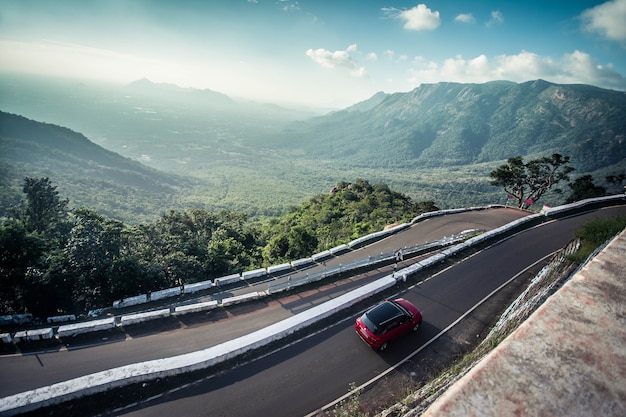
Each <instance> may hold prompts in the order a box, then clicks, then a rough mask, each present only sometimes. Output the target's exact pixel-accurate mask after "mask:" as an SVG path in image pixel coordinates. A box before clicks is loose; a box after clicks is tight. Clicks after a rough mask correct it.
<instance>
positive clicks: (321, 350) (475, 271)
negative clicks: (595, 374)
mask: <svg viewBox="0 0 626 417" xmlns="http://www.w3.org/2000/svg"><path fill="white" fill-rule="evenodd" d="M618 213H620V214H624V213H626V207H624V206H621V207H617V208H611V209H602V210H597V211H594V212H591V213H588V214H585V215H580V216H576V217H572V218H567V219H561V220H558V221H553V222H550V223H546V224H543V225H541V226H538V227H535V228H533V229H530V230H528V231H525V232H523V233H520V234H518V235H516V236H514V237H512V238H510V239H507V240H505V241H504V242H501V243H499V244H497V245H494V246H492V247H490V248H488V249H486V250H484V251H482V252H480V253H478V254H476V255H475V256H472V257H470V258H468V259H466V260H465V261H463V262H461V263H459V264H457V265H456V266H454V267H452V268H449V269H447V270H446V271H444V272H442V273H440V274H438V275H436V276H435V277H433V278H431V279H429V280H427V281H425V282H423V283H420V284H418V285H416V286H415V287H413V288H412V289H410V290H408V291H406V292H404V293H403V294H401V295H402V296H403V297H404V298H407V299H408V300H410V301H412V302H413V303H415V304H416V305H417V306H418V307H419V308H420V309H421V310H422V313H423V316H424V323H423V325H422V327H421V328H420V330H419V331H418V332H417V333H414V334H410V335H408V336H407V337H405V338H403V339H401V340H399V341H396V342H395V343H394V344H392V345H390V347H389V348H388V350H386V351H384V352H382V353H379V352H375V351H373V350H372V349H370V348H369V347H368V346H366V345H365V344H364V343H363V342H362V341H361V340H360V339H359V338H358V336H357V335H356V334H355V332H354V330H353V327H352V326H353V320H354V318H350V319H348V320H344V321H342V322H341V323H339V324H337V325H334V326H332V327H329V328H328V329H326V330H324V331H322V332H320V333H318V334H316V335H314V336H312V337H309V338H307V339H305V340H303V341H301V342H299V343H296V344H294V345H292V346H290V347H288V348H286V349H283V350H280V351H278V352H276V353H274V354H272V355H269V356H267V357H265V358H262V359H260V360H257V361H254V362H252V363H249V364H247V365H244V366H241V367H239V368H237V369H234V370H231V371H229V372H227V373H225V374H223V375H220V376H218V377H214V378H210V379H208V380H206V381H203V382H202V383H199V384H197V385H195V386H192V387H190V388H187V389H184V390H180V391H177V392H174V393H170V394H168V395H166V396H164V397H163V398H160V399H157V400H155V401H153V402H152V403H149V404H143V405H141V406H140V407H139V408H138V409H129V410H127V411H126V412H125V413H124V414H120V415H126V416H154V415H176V414H178V415H185V416H238V417H247V416H250V417H252V416H259V415H271V416H275V417H282V416H284V417H287V416H289V417H293V416H304V415H306V414H308V413H311V412H313V411H315V410H317V409H319V408H321V407H322V406H324V405H325V404H327V403H329V402H331V401H333V400H334V399H336V398H338V397H340V396H341V395H343V394H344V393H346V392H348V391H349V389H350V386H351V385H352V384H356V385H357V386H358V385H360V384H362V383H364V382H366V381H368V380H370V379H372V378H374V377H376V375H378V374H380V373H382V372H384V371H385V370H386V369H387V368H388V367H390V366H392V365H393V364H395V363H397V362H399V361H401V360H402V359H403V358H404V357H406V356H407V355H409V354H411V353H412V352H413V351H415V350H416V349H419V348H420V346H422V345H424V344H425V343H427V342H428V341H429V340H430V339H431V338H433V337H434V336H435V335H437V334H438V333H439V332H440V331H441V330H442V329H445V328H446V327H447V326H448V325H450V324H451V323H453V322H454V321H455V320H456V319H457V318H458V317H460V316H461V315H463V314H464V313H465V312H466V311H467V310H468V309H470V308H472V307H473V306H474V305H475V304H476V303H478V302H479V301H480V300H482V299H483V298H484V297H486V296H487V295H488V294H490V293H491V292H492V291H493V290H495V289H497V288H498V287H499V286H500V285H502V284H503V283H505V282H507V281H508V280H510V279H511V278H512V277H514V276H516V275H517V274H518V273H520V272H521V271H523V270H524V269H525V268H527V267H528V266H529V265H531V264H533V263H535V262H537V261H539V260H540V259H542V258H544V257H545V256H546V255H548V254H550V253H552V252H554V251H556V250H558V249H560V248H562V247H564V246H565V245H566V244H567V243H568V242H569V241H570V240H571V239H572V238H573V237H574V232H575V230H576V229H577V228H579V227H580V226H581V225H582V224H583V223H584V222H586V221H588V220H589V219H590V218H594V217H598V216H603V217H606V216H613V215H616V214H618Z"/></svg>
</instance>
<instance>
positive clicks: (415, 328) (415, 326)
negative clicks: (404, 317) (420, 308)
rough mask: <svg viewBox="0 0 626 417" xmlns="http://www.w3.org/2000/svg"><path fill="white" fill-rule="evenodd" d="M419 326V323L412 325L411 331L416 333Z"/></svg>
mask: <svg viewBox="0 0 626 417" xmlns="http://www.w3.org/2000/svg"><path fill="white" fill-rule="evenodd" d="M420 324H421V323H415V324H414V325H413V331H414V332H416V331H417V329H419V328H420Z"/></svg>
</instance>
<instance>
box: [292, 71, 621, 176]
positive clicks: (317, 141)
mask: <svg viewBox="0 0 626 417" xmlns="http://www.w3.org/2000/svg"><path fill="white" fill-rule="evenodd" d="M625 135H626V94H625V93H624V92H618V91H611V90H604V89H601V88H596V87H592V86H588V85H559V84H553V83H549V82H546V81H543V80H536V81H531V82H526V83H521V84H517V83H513V82H507V81H495V82H489V83H485V84H460V83H437V84H424V85H422V86H420V87H418V88H415V89H414V90H412V91H410V92H407V93H395V94H387V95H384V96H383V95H381V94H380V93H378V94H376V95H375V96H373V97H372V98H371V99H370V100H366V101H365V102H362V103H357V104H356V105H354V106H351V107H349V108H347V109H345V110H344V111H339V112H334V113H332V114H329V115H326V116H321V117H316V118H313V119H309V120H307V121H305V122H302V123H298V124H294V125H292V126H290V130H289V131H286V132H285V134H284V136H283V137H282V140H284V141H285V142H288V143H289V144H290V146H292V147H299V148H302V149H303V150H304V151H306V152H307V154H309V155H310V156H313V157H323V158H331V157H332V158H338V159H342V160H345V162H346V163H347V164H349V165H352V166H364V167H365V166H367V167H385V166H393V165H396V166H401V167H411V166H415V167H418V166H419V167H445V166H459V165H470V164H477V163H484V162H491V161H499V160H504V159H507V158H509V157H513V156H517V155H521V156H527V155H550V154H551V153H554V152H558V153H561V154H563V155H569V156H571V157H572V162H573V165H574V166H576V167H577V170H580V171H593V170H596V169H598V168H599V167H607V166H612V165H617V166H618V167H619V166H621V167H622V168H623V167H624V166H626V142H625V141H624V139H625V138H624V136H625Z"/></svg>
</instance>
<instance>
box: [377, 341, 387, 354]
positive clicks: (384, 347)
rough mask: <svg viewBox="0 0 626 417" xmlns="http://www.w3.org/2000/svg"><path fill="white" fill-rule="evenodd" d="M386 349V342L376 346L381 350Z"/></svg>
mask: <svg viewBox="0 0 626 417" xmlns="http://www.w3.org/2000/svg"><path fill="white" fill-rule="evenodd" d="M385 349H387V342H385V343H383V344H382V345H380V347H379V348H378V350H380V351H381V352H382V351H383V350H385Z"/></svg>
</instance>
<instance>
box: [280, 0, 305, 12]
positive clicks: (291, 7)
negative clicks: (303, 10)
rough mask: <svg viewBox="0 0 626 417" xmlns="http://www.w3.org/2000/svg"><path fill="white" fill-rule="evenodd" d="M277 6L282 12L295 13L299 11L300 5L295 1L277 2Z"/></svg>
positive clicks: (282, 0)
mask: <svg viewBox="0 0 626 417" xmlns="http://www.w3.org/2000/svg"><path fill="white" fill-rule="evenodd" d="M277 4H278V6H279V7H280V9H281V10H282V11H284V12H296V11H299V10H300V4H299V3H298V2H297V1H294V2H292V1H291V0H278V2H277Z"/></svg>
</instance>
